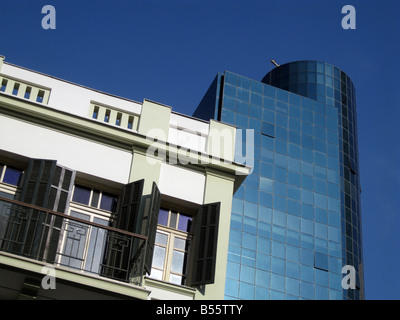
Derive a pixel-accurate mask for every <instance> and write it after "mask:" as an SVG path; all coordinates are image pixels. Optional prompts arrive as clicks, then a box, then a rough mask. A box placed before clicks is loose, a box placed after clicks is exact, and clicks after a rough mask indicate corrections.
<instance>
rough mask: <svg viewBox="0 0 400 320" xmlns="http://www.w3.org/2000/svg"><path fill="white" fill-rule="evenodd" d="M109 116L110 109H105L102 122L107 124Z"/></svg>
mask: <svg viewBox="0 0 400 320" xmlns="http://www.w3.org/2000/svg"><path fill="white" fill-rule="evenodd" d="M110 114H111V110H110V109H106V114H105V116H104V122H107V123H108V122H109V121H110Z"/></svg>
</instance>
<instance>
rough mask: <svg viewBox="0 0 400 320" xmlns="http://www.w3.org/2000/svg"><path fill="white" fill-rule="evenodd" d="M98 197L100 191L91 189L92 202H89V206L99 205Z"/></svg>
mask: <svg viewBox="0 0 400 320" xmlns="http://www.w3.org/2000/svg"><path fill="white" fill-rule="evenodd" d="M99 197H100V191H98V190H93V194H92V202H91V203H90V206H91V207H95V208H97V206H98V205H99Z"/></svg>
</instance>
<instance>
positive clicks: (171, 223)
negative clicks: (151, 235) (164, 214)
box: [169, 211, 178, 228]
mask: <svg viewBox="0 0 400 320" xmlns="http://www.w3.org/2000/svg"><path fill="white" fill-rule="evenodd" d="M177 218H178V214H177V213H176V212H173V211H172V212H171V218H170V219H169V227H171V228H176V220H177Z"/></svg>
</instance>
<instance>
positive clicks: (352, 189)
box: [194, 61, 363, 299]
mask: <svg viewBox="0 0 400 320" xmlns="http://www.w3.org/2000/svg"><path fill="white" fill-rule="evenodd" d="M194 116H197V117H200V118H203V119H206V120H208V119H209V118H214V119H218V120H220V121H222V122H226V123H229V124H232V125H235V126H236V127H237V129H238V130H237V131H238V135H237V141H239V142H242V144H241V145H239V144H238V148H237V150H236V152H237V156H238V157H237V159H241V158H242V157H241V156H242V150H246V147H245V145H246V143H254V156H253V158H254V167H253V172H252V174H251V175H249V176H248V177H247V178H246V179H245V181H244V183H243V184H242V185H241V187H240V188H239V189H238V191H237V192H236V193H235V195H234V199H233V203H232V218H231V225H230V242H229V252H228V262H227V275H226V287H225V297H226V299H360V298H362V297H363V281H362V246H361V218H360V195H359V193H360V184H359V175H358V153H357V134H356V132H357V128H356V120H355V119H356V114H355V94H354V87H353V84H352V82H351V80H350V79H349V78H348V77H347V75H346V74H344V73H343V72H342V71H340V70H339V69H337V68H335V67H334V66H332V65H329V64H326V63H320V62H315V61H304V62H303V61H300V62H293V63H289V64H287V65H282V66H281V67H280V68H276V69H274V70H272V71H271V72H270V73H268V74H267V75H266V76H265V77H264V79H263V80H262V81H257V80H253V79H249V78H246V77H243V76H240V75H237V74H234V73H231V72H228V71H225V72H224V73H220V74H218V75H217V77H216V78H215V80H214V81H213V83H212V85H211V87H210V89H209V90H208V91H207V93H206V94H205V96H204V98H203V100H202V102H201V103H200V105H199V106H198V108H197V110H196V111H195V113H194ZM247 129H251V130H254V141H246V134H245V130H247ZM239 146H241V148H240V147H239ZM243 153H244V151H243ZM246 156H249V155H246ZM344 265H351V266H354V267H355V269H356V276H357V284H356V289H343V287H342V279H343V277H344V276H345V275H344V274H342V267H343V266H344Z"/></svg>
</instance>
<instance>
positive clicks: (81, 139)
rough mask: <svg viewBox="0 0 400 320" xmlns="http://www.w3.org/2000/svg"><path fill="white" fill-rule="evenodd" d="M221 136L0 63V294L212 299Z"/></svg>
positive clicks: (231, 134)
mask: <svg viewBox="0 0 400 320" xmlns="http://www.w3.org/2000/svg"><path fill="white" fill-rule="evenodd" d="M235 136H236V129H235V128H234V127H232V126H229V125H226V124H223V123H220V122H217V121H210V122H205V121H202V120H199V119H195V118H192V117H189V116H186V115H182V114H179V113H176V112H174V111H173V110H172V108H171V107H169V106H165V105H162V104H160V103H156V102H153V101H150V100H144V101H143V102H141V103H139V102H135V101H131V100H128V99H124V98H121V97H117V96H114V95H111V94H108V93H104V92H99V91H97V90H93V89H90V88H87V87H84V86H81V85H77V84H74V83H71V82H68V81H64V80H61V79H57V78H55V77H52V76H48V75H45V74H42V73H39V72H36V71H32V70H28V69H26V68H23V67H20V66H16V65H13V64H11V63H8V62H6V61H4V57H1V56H0V299H26V298H35V299H114V298H115V299H223V297H224V288H225V272H226V262H227V252H228V242H229V224H230V220H231V204H232V197H233V194H234V192H235V190H236V189H237V188H238V187H239V185H240V184H241V183H242V181H243V180H244V178H245V177H246V175H248V174H249V172H250V168H249V167H247V166H245V165H243V164H238V163H235V162H233V161H232V159H233V157H234V144H235Z"/></svg>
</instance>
